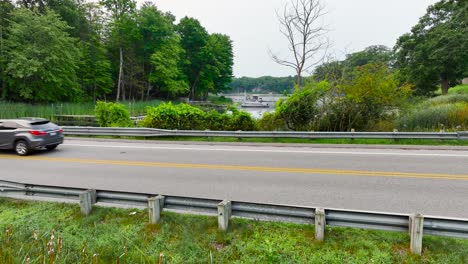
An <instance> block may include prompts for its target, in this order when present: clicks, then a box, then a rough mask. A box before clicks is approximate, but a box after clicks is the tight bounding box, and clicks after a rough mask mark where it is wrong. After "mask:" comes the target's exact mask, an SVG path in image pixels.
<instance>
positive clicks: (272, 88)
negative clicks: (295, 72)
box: [230, 76, 294, 94]
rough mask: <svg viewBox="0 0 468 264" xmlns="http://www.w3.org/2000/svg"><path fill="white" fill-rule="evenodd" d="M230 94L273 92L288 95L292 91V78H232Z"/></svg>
mask: <svg viewBox="0 0 468 264" xmlns="http://www.w3.org/2000/svg"><path fill="white" fill-rule="evenodd" d="M230 88H231V92H240V93H242V92H244V91H245V92H256V93H260V92H273V93H278V94H279V93H281V94H282V93H284V91H286V92H287V93H290V92H292V91H293V90H294V77H292V76H288V77H271V76H264V77H258V78H250V77H241V78H234V79H233V80H232V82H231V84H230Z"/></svg>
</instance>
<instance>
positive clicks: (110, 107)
mask: <svg viewBox="0 0 468 264" xmlns="http://www.w3.org/2000/svg"><path fill="white" fill-rule="evenodd" d="M94 114H95V115H96V119H97V121H98V124H99V126H101V127H131V126H132V121H131V119H130V114H129V112H128V110H127V108H126V107H125V106H124V105H122V104H119V103H106V102H97V103H96V107H95V108H94Z"/></svg>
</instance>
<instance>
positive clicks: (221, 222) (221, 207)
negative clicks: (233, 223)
mask: <svg viewBox="0 0 468 264" xmlns="http://www.w3.org/2000/svg"><path fill="white" fill-rule="evenodd" d="M231 214H232V206H231V201H227V200H224V201H222V202H220V203H219V204H218V229H219V231H223V232H226V231H227V230H228V227H229V219H230V218H231Z"/></svg>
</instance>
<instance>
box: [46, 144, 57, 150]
mask: <svg viewBox="0 0 468 264" xmlns="http://www.w3.org/2000/svg"><path fill="white" fill-rule="evenodd" d="M57 146H58V145H50V146H46V147H45V148H46V149H47V150H54V149H56V148H57Z"/></svg>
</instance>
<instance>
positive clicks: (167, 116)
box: [143, 102, 206, 130]
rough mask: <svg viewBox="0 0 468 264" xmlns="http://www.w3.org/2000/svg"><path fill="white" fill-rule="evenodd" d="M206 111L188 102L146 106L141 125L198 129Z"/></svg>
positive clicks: (201, 125)
mask: <svg viewBox="0 0 468 264" xmlns="http://www.w3.org/2000/svg"><path fill="white" fill-rule="evenodd" d="M205 115H206V113H205V112H203V111H202V110H200V109H199V108H196V107H193V106H190V105H188V104H179V105H173V104H172V103H170V102H169V103H163V104H160V105H159V106H156V107H148V108H147V111H146V118H145V120H143V126H145V127H151V128H161V129H181V130H198V129H203V128H204V121H205Z"/></svg>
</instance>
